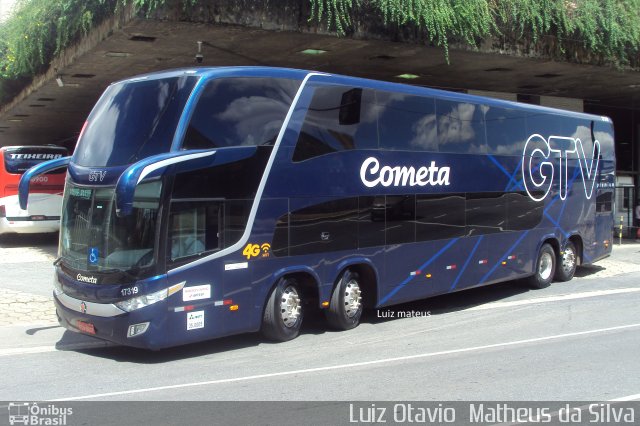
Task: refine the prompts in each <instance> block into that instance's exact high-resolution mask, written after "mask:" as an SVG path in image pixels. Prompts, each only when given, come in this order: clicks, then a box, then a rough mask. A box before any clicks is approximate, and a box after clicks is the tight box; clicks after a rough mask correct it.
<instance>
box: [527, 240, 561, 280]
mask: <svg viewBox="0 0 640 426" xmlns="http://www.w3.org/2000/svg"><path fill="white" fill-rule="evenodd" d="M555 272H556V253H555V251H554V250H553V247H551V245H549V244H546V243H545V244H543V245H542V247H540V252H538V260H537V261H536V269H535V273H534V274H533V276H531V277H530V278H529V285H530V286H531V287H533V288H546V287H549V285H550V284H551V281H553V276H554V275H555Z"/></svg>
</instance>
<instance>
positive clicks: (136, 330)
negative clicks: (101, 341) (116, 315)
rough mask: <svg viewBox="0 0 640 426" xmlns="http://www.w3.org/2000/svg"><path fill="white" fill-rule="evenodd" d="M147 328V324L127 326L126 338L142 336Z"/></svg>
mask: <svg viewBox="0 0 640 426" xmlns="http://www.w3.org/2000/svg"><path fill="white" fill-rule="evenodd" d="M148 328H149V323H148V322H141V323H140V324H133V325H130V326H129V331H128V332H127V337H135V336H138V335H140V334H143V333H144V332H145V331H147V329H148Z"/></svg>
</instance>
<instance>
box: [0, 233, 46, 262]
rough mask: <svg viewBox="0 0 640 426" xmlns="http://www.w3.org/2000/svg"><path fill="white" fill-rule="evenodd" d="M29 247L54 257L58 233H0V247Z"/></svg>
mask: <svg viewBox="0 0 640 426" xmlns="http://www.w3.org/2000/svg"><path fill="white" fill-rule="evenodd" d="M3 248H5V249H15V248H29V249H31V250H35V251H36V252H39V253H42V254H45V255H48V256H52V257H55V256H56V255H57V252H58V233H57V232H53V233H48V234H7V235H0V249H3Z"/></svg>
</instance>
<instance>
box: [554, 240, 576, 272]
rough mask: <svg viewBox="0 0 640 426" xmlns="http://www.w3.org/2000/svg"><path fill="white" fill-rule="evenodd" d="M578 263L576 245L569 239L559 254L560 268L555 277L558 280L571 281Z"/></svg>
mask: <svg viewBox="0 0 640 426" xmlns="http://www.w3.org/2000/svg"><path fill="white" fill-rule="evenodd" d="M577 264H578V255H577V253H576V246H575V244H573V243H572V242H571V241H567V244H566V245H565V247H564V250H563V251H562V252H561V253H560V256H558V268H557V269H556V274H555V279H556V280H557V281H571V279H572V278H573V275H574V274H575V273H576V265H577Z"/></svg>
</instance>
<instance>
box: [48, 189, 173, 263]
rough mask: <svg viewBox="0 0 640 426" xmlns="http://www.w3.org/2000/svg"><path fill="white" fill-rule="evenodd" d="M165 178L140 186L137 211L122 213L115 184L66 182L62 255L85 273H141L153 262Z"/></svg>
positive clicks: (135, 209) (136, 194) (62, 224)
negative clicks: (118, 212) (117, 211)
mask: <svg viewBox="0 0 640 426" xmlns="http://www.w3.org/2000/svg"><path fill="white" fill-rule="evenodd" d="M161 187H162V184H161V181H159V180H157V181H153V182H149V183H143V184H141V185H139V186H138V187H137V188H136V192H135V196H134V200H133V211H132V214H130V215H128V216H126V217H122V218H121V217H117V216H116V214H115V203H114V188H84V187H79V186H75V185H72V184H69V183H68V184H67V188H66V191H65V196H64V201H63V214H62V223H61V228H60V256H61V260H62V262H63V264H65V265H66V266H68V267H70V268H73V269H77V270H84V271H95V272H103V273H108V272H116V271H117V272H120V271H129V272H132V273H134V274H135V273H140V272H141V271H142V270H143V269H145V270H147V269H148V268H149V267H151V266H152V265H153V263H154V241H155V234H156V225H157V223H158V206H159V202H160V191H161Z"/></svg>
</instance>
